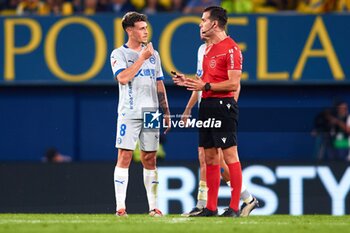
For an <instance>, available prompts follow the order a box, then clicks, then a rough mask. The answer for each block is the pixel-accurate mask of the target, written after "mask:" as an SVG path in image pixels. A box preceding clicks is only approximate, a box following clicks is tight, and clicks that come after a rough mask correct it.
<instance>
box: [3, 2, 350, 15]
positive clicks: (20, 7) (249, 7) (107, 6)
mask: <svg viewBox="0 0 350 233" xmlns="http://www.w3.org/2000/svg"><path fill="white" fill-rule="evenodd" d="M211 5H221V6H222V7H224V8H225V9H226V10H227V11H228V12H229V13H274V12H280V11H288V12H290V11H291V12H298V13H314V14H318V13H328V12H347V11H349V10H350V0H0V15H71V14H86V15H92V14H98V13H121V14H123V13H125V12H128V11H138V12H143V13H145V14H147V15H152V14H156V13H162V12H180V13H184V14H195V13H201V12H202V11H203V9H204V8H205V7H207V6H211Z"/></svg>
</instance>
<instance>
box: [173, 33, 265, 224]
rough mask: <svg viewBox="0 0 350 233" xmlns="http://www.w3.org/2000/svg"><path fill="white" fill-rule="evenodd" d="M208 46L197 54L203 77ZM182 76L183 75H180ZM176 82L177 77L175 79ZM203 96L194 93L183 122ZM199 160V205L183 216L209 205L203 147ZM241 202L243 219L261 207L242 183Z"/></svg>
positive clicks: (227, 179)
mask: <svg viewBox="0 0 350 233" xmlns="http://www.w3.org/2000/svg"><path fill="white" fill-rule="evenodd" d="M200 36H201V39H202V40H203V41H206V40H207V38H206V37H205V35H203V34H201V35H200ZM206 46H207V45H206V44H202V45H201V46H200V47H199V48H198V54H197V72H196V73H197V76H198V77H201V76H202V73H203V68H202V63H203V58H204V52H205V49H206ZM179 75H182V74H179ZM174 78H175V81H176V76H175V77H174ZM239 93H240V88H239V90H238V91H236V92H235V93H234V98H235V100H236V101H237V102H238V98H239ZM201 94H202V92H201V91H193V92H192V95H191V97H190V99H189V100H188V103H187V106H186V108H185V111H184V113H183V114H182V115H183V117H182V119H181V120H182V121H184V122H186V121H187V119H188V116H190V115H191V110H192V108H193V107H194V105H195V104H196V103H197V102H200V95H201ZM219 154H220V167H221V168H222V169H221V171H222V173H221V177H222V178H223V180H224V181H225V182H226V183H227V185H228V186H230V174H229V169H228V167H227V165H226V163H225V161H224V159H223V154H222V150H221V149H219ZM198 160H199V167H200V181H199V186H198V194H197V204H196V206H195V207H194V208H193V209H192V210H191V211H190V212H189V213H185V214H183V216H194V215H197V214H199V213H200V212H201V211H202V210H203V209H204V208H205V206H206V204H207V190H208V188H207V182H206V177H205V173H206V166H205V158H204V148H203V147H198ZM240 198H241V200H242V201H243V204H242V206H241V209H240V216H242V217H247V216H249V214H250V212H251V211H252V210H254V209H255V208H256V207H259V202H258V200H257V199H256V198H255V197H253V196H252V195H251V194H250V192H249V191H248V189H247V188H246V186H245V185H244V184H243V183H242V190H241V195H240Z"/></svg>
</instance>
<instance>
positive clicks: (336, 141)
mask: <svg viewBox="0 0 350 233" xmlns="http://www.w3.org/2000/svg"><path fill="white" fill-rule="evenodd" d="M312 135H313V136H314V137H315V139H316V144H315V145H316V148H315V156H316V159H317V160H320V161H332V160H340V161H348V162H350V114H349V106H348V104H347V103H346V102H345V101H335V103H334V106H333V107H331V108H327V109H325V110H324V111H322V112H320V113H319V114H318V115H317V116H316V118H315V121H314V129H313V131H312Z"/></svg>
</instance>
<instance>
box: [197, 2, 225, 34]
mask: <svg viewBox="0 0 350 233" xmlns="http://www.w3.org/2000/svg"><path fill="white" fill-rule="evenodd" d="M203 12H209V13H210V16H209V19H210V20H211V21H214V20H217V21H218V26H219V27H220V28H221V29H225V27H226V24H227V11H226V10H225V9H224V8H222V7H219V6H210V7H207V8H205V9H204V11H203Z"/></svg>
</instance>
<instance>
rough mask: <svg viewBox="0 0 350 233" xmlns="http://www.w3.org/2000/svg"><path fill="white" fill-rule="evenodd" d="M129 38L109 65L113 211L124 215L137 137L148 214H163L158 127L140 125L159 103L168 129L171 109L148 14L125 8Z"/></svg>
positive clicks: (124, 27) (113, 56)
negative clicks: (113, 114)
mask: <svg viewBox="0 0 350 233" xmlns="http://www.w3.org/2000/svg"><path fill="white" fill-rule="evenodd" d="M122 26H123V29H124V30H125V31H126V33H127V35H128V42H127V43H126V44H124V45H123V46H121V47H119V48H117V49H115V50H113V52H112V54H111V66H112V70H113V74H114V78H115V79H116V81H117V82H118V84H119V103H118V123H117V138H116V147H117V148H118V161H117V165H116V167H115V170H114V187H115V197H116V211H117V212H116V215H117V216H127V212H126V206H125V198H126V190H127V186H128V177H129V166H130V162H131V159H132V153H133V150H135V147H136V143H137V140H139V141H140V149H141V162H142V165H143V167H144V168H143V180H144V185H145V188H146V193H147V199H148V205H149V215H150V216H155V217H158V216H162V212H161V211H160V210H159V209H158V207H157V190H158V188H157V187H158V177H157V176H158V175H157V168H156V151H157V149H158V145H159V130H157V129H151V130H150V129H144V128H143V110H145V109H147V111H151V112H156V113H155V114H152V115H153V117H155V118H158V117H159V115H160V114H159V112H158V108H159V105H160V107H161V108H162V110H163V113H164V122H165V125H167V126H168V128H167V130H166V131H165V133H166V132H167V131H168V130H169V129H170V118H169V117H170V112H169V106H168V101H167V96H166V91H165V87H164V83H163V79H164V77H163V71H162V69H161V62H160V57H159V54H158V52H157V51H155V50H154V49H153V46H152V43H151V42H150V43H147V36H148V30H147V17H146V16H145V15H143V14H139V13H137V12H128V13H127V14H125V15H124V17H123V19H122Z"/></svg>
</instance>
